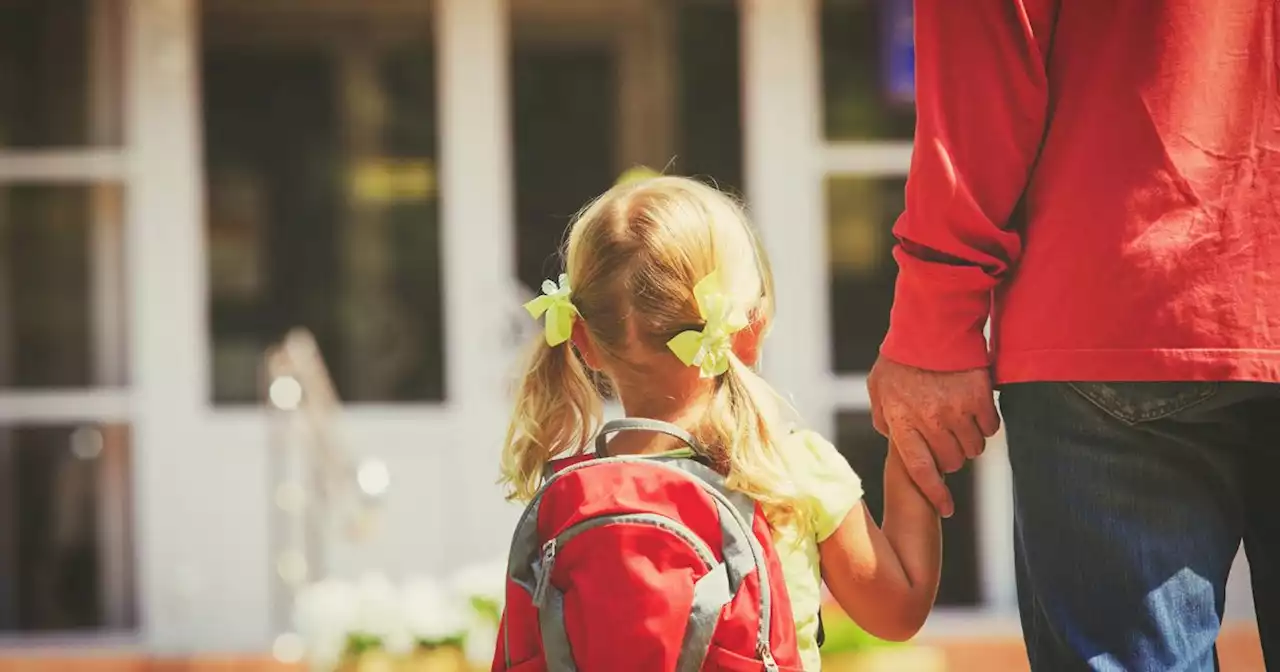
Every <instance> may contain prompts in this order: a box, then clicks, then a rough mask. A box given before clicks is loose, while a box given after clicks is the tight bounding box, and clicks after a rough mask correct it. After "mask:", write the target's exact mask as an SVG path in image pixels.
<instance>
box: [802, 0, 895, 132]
mask: <svg viewBox="0 0 1280 672" xmlns="http://www.w3.org/2000/svg"><path fill="white" fill-rule="evenodd" d="M911 2H912V0H822V85H823V108H824V111H825V119H826V134H827V138H828V139H830V140H894V139H897V140H910V139H911V137H912V136H913V134H914V133H915V125H916V111H915V51H914V47H913V45H912V28H911V15H912V8H911Z"/></svg>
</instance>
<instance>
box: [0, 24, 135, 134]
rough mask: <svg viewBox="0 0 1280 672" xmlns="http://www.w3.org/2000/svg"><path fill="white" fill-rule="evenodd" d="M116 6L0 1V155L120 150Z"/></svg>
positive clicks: (119, 25)
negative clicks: (56, 149)
mask: <svg viewBox="0 0 1280 672" xmlns="http://www.w3.org/2000/svg"><path fill="white" fill-rule="evenodd" d="M120 8H121V2H120V0H97V1H96V2H95V1H94V0H57V1H56V2H51V1H50V0H0V148H35V147H49V146H74V145H88V144H95V145H103V144H107V145H115V144H119V142H120V97H119V94H120V87H119V75H120V73H119V64H120V45H121V41H120V38H121V35H122V33H121V31H120V27H121V22H120V16H121V15H120Z"/></svg>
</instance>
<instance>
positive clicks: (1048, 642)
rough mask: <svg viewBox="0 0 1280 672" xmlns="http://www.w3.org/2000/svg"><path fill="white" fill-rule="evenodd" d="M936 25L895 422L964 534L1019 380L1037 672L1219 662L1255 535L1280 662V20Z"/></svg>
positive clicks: (1218, 12)
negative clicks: (1235, 571) (1227, 602)
mask: <svg viewBox="0 0 1280 672" xmlns="http://www.w3.org/2000/svg"><path fill="white" fill-rule="evenodd" d="M915 12H916V13H915V22H916V27H915V30H916V35H915V37H916V50H917V55H916V58H917V61H916V70H917V96H918V100H917V107H918V122H917V124H918V126H917V132H916V141H915V152H914V155H913V157H912V165H911V172H910V177H909V180H908V183H907V195H906V196H907V205H906V210H905V212H904V214H903V215H902V217H901V218H900V219H899V220H898V222H897V224H896V226H895V228H894V232H895V235H896V236H897V238H898V241H899V244H898V246H897V247H896V249H895V257H896V259H897V261H898V264H899V276H898V282H897V287H896V294H895V300H894V306H893V313H892V318H891V326H890V328H889V332H888V335H887V336H886V338H885V341H884V343H883V346H882V349H881V357H880V360H879V362H878V363H877V364H876V366H875V367H874V369H873V370H872V372H871V375H870V377H869V380H868V387H869V391H870V393H871V401H872V409H873V414H874V417H875V419H876V423H877V427H878V429H879V430H880V431H881V432H883V433H885V434H886V435H888V436H889V437H890V438H891V440H892V443H893V445H894V446H896V449H897V450H898V451H900V454H901V455H902V457H903V459H904V461H905V462H906V464H908V465H909V468H910V469H911V473H912V475H913V479H914V480H915V482H916V483H917V485H918V486H919V487H920V488H921V489H922V490H923V491H924V492H925V493H926V495H927V496H928V497H929V498H930V499H931V500H932V501H933V502H934V503H935V505H936V506H937V507H938V509H939V510H940V512H941V513H943V514H944V515H949V514H950V513H951V510H952V508H953V504H952V502H951V500H950V497H949V495H948V493H947V491H946V487H945V484H944V482H943V480H942V477H941V475H940V474H941V473H943V472H954V471H955V470H957V469H959V468H960V467H961V466H962V464H963V463H964V462H965V459H966V458H973V457H975V456H977V455H978V454H979V453H980V452H981V451H982V446H983V437H984V435H985V436H991V435H992V434H993V432H995V431H996V429H997V427H998V419H997V416H996V413H995V407H994V405H993V403H992V382H993V381H994V383H995V384H996V385H997V386H998V387H999V389H1000V406H1001V410H1002V411H1003V416H1004V422H1005V425H1006V434H1007V439H1008V447H1009V459H1010V462H1011V465H1012V472H1013V488H1014V507H1015V509H1014V514H1015V527H1016V530H1015V539H1016V549H1015V552H1016V558H1017V569H1018V577H1017V579H1018V595H1019V602H1020V610H1021V615H1022V626H1023V633H1024V637H1025V639H1026V644H1027V651H1028V654H1029V657H1030V660H1031V665H1032V668H1033V669H1034V670H1037V671H1040V670H1050V671H1052V672H1061V671H1063V670H1076V669H1094V670H1143V671H1145V670H1193V671H1194V670H1212V669H1214V666H1215V650H1214V641H1215V639H1216V636H1217V633H1218V629H1219V626H1220V623H1221V618H1222V613H1223V602H1224V588H1225V583H1226V580H1227V573H1228V571H1229V569H1230V566H1231V563H1232V559H1233V557H1234V556H1235V554H1236V552H1237V549H1238V548H1239V546H1240V543H1241V540H1242V539H1243V543H1244V547H1245V551H1246V553H1247V554H1248V558H1249V561H1250V562H1249V564H1250V568H1251V573H1252V579H1253V591H1254V601H1255V604H1256V609H1257V615H1258V624H1259V628H1260V630H1261V634H1262V641H1263V649H1264V652H1265V654H1266V656H1267V658H1268V660H1269V662H1270V665H1272V666H1280V611H1278V610H1280V486H1277V485H1276V484H1275V480H1276V478H1277V477H1278V476H1280V420H1278V418H1280V395H1278V394H1277V391H1278V390H1280V385H1278V384H1277V383H1280V90H1278V88H1277V87H1278V82H1277V79H1278V77H1280V48H1278V47H1277V37H1278V35H1277V34H1278V33H1280V10H1277V3H1276V2H1274V0H1218V1H1217V2H1213V3H1206V2H1193V1H1192V0H1125V1H1124V2H1116V1H1115V0H1071V1H1066V0H971V1H967V2H955V1H954V0H916V3H915ZM988 319H990V335H991V342H990V344H988V342H987V340H986V338H985V337H984V326H985V325H986V324H987V323H988Z"/></svg>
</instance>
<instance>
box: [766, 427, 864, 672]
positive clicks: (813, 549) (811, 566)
mask: <svg viewBox="0 0 1280 672" xmlns="http://www.w3.org/2000/svg"><path fill="white" fill-rule="evenodd" d="M782 447H783V451H784V455H786V457H787V462H788V466H789V467H790V469H791V473H792V478H793V479H795V480H796V482H797V483H798V485H799V486H800V491H801V492H803V493H805V497H806V498H807V499H808V500H809V502H810V505H811V507H812V509H813V512H814V515H813V519H812V520H811V521H810V526H809V530H808V533H807V534H801V533H800V531H799V529H797V527H796V526H794V525H791V526H784V527H779V528H778V529H776V530H775V538H774V547H775V548H776V549H777V552H778V561H779V562H780V564H781V565H782V574H783V577H784V578H785V579H786V582H787V592H788V593H790V596H791V610H792V612H793V613H794V614H795V619H796V636H797V640H796V641H797V643H798V644H799V647H800V660H801V662H802V663H803V664H804V669H805V670H810V671H812V670H820V669H822V657H821V655H820V654H819V652H818V609H819V608H820V607H821V606H822V567H821V565H820V562H819V558H818V544H819V543H821V542H823V541H825V540H826V539H827V537H830V536H831V535H832V534H834V533H835V531H836V528H838V527H840V523H842V522H844V518H845V516H846V515H848V514H849V512H850V511H852V510H853V509H854V507H856V506H857V505H858V503H859V502H861V501H862V494H863V491H862V479H860V478H858V475H857V474H855V473H854V471H853V468H852V467H850V466H849V463H848V462H847V461H846V460H845V459H844V457H843V456H842V455H840V453H839V452H837V451H836V448H835V446H833V445H831V443H830V442H829V441H827V440H826V439H824V438H822V436H820V435H819V434H817V433H816V432H810V431H802V432H796V433H795V434H792V435H791V436H790V437H788V439H787V440H786V442H784V443H783V446H782Z"/></svg>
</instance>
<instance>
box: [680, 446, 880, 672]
mask: <svg viewBox="0 0 1280 672" xmlns="http://www.w3.org/2000/svg"><path fill="white" fill-rule="evenodd" d="M782 450H783V455H785V456H786V459H787V466H788V468H789V469H790V471H791V477H792V478H793V479H794V480H796V481H797V482H798V483H799V485H800V490H801V491H802V492H804V493H805V496H806V498H808V500H809V504H810V508H811V509H812V510H813V512H814V516H813V519H812V520H811V521H809V529H808V533H807V534H801V532H800V530H799V528H797V527H796V526H794V525H792V526H781V527H777V528H776V529H775V530H774V550H776V551H777V553H778V562H779V564H780V565H782V575H783V578H784V579H785V580H786V582H787V593H788V594H789V596H790V597H791V612H792V614H793V615H794V616H795V620H796V643H797V644H798V645H799V648H800V662H801V663H802V664H803V665H804V669H805V670H807V671H809V672H814V671H816V670H821V669H822V656H821V654H820V653H819V651H818V610H819V608H821V606H822V566H821V563H820V560H819V557H818V544H819V543H821V542H823V541H825V540H826V539H827V537H830V536H831V535H832V534H834V533H835V531H836V528H838V527H840V523H842V522H844V517H845V516H846V515H848V514H849V512H850V511H852V510H853V508H854V507H856V506H857V505H858V503H859V502H861V501H862V494H863V491H862V479H860V478H858V475H857V474H856V473H854V471H853V468H852V467H850V466H849V463H848V461H846V460H845V459H844V456H843V455H841V454H840V453H839V452H838V451H837V450H836V447H835V446H833V445H831V442H829V441H827V440H826V439H824V438H822V436H821V435H819V434H818V433H817V432H811V431H807V430H806V431H799V432H795V433H793V434H792V435H791V436H789V437H787V438H786V440H784V441H783V444H782ZM667 455H670V456H689V457H692V455H693V451H691V450H676V451H672V452H670V453H667Z"/></svg>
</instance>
